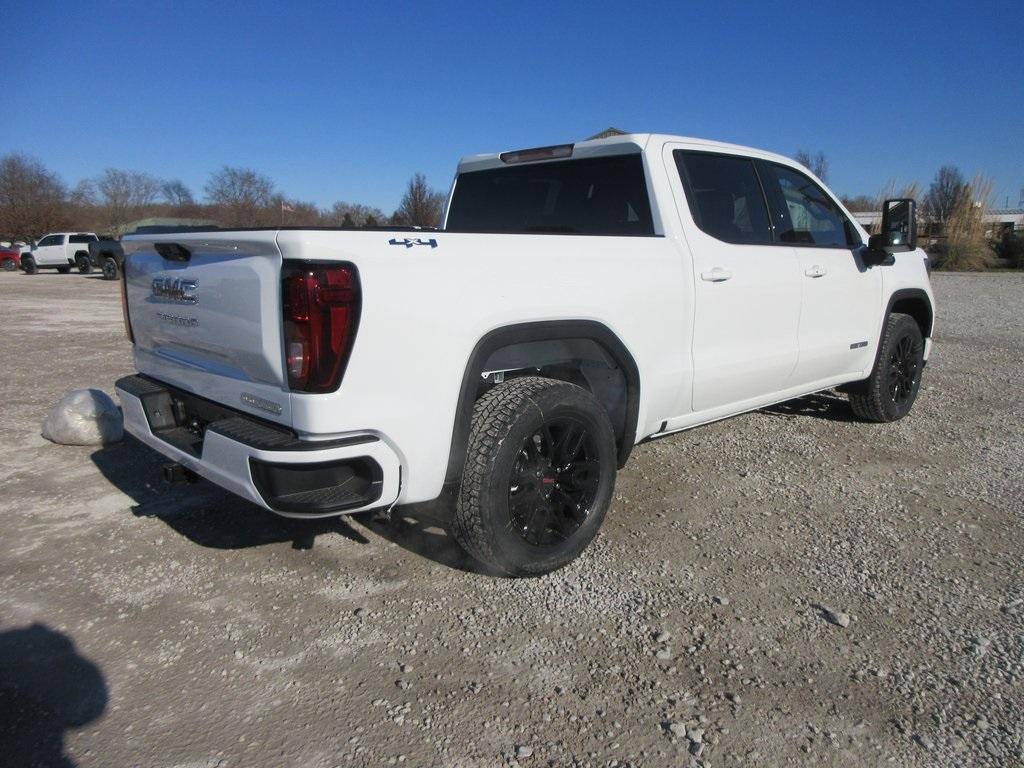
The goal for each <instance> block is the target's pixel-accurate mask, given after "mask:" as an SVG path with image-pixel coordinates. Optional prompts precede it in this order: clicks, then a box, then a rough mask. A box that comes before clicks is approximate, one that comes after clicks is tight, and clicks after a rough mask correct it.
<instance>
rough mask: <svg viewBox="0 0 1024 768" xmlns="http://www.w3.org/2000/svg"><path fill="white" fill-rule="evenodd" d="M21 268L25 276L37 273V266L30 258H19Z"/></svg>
mask: <svg viewBox="0 0 1024 768" xmlns="http://www.w3.org/2000/svg"><path fill="white" fill-rule="evenodd" d="M21 268H22V269H24V270H25V274H26V275H34V274H37V273H38V272H39V265H38V264H36V260H35V259H33V258H32V257H31V256H22V257H21Z"/></svg>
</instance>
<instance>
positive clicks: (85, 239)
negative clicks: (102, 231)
mask: <svg viewBox="0 0 1024 768" xmlns="http://www.w3.org/2000/svg"><path fill="white" fill-rule="evenodd" d="M95 239H96V236H95V235H72V236H71V237H70V238H69V242H72V243H91V242H93V241H94V240H95Z"/></svg>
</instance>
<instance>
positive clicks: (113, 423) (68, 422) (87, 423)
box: [43, 389, 124, 445]
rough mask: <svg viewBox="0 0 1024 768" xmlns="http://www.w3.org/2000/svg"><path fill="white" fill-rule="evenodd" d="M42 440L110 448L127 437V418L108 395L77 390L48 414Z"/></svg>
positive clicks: (95, 391) (44, 422)
mask: <svg viewBox="0 0 1024 768" xmlns="http://www.w3.org/2000/svg"><path fill="white" fill-rule="evenodd" d="M43 437H45V438H46V439H47V440H51V441H52V442H54V443H60V444H61V445H108V444H110V443H116V442H117V441H118V440H120V439H121V438H122V437H124V418H123V417H122V416H121V409H120V408H118V407H117V405H115V404H114V401H113V400H111V399H110V396H109V395H108V394H107V393H106V392H104V391H102V390H100V389H74V390H72V391H70V392H68V393H67V394H66V395H64V397H62V398H61V399H60V402H59V403H57V404H56V405H55V406H53V408H52V409H51V410H50V412H49V413H48V414H46V418H45V419H43Z"/></svg>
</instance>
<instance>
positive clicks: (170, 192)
mask: <svg viewBox="0 0 1024 768" xmlns="http://www.w3.org/2000/svg"><path fill="white" fill-rule="evenodd" d="M160 196H161V197H162V198H163V199H164V202H166V203H167V204H168V205H173V206H174V207H175V208H186V207H191V206H193V205H195V204H196V199H195V198H194V197H193V196H192V190H191V189H189V188H188V187H186V186H185V183H184V182H183V181H181V180H180V179H170V180H168V181H165V182H163V183H162V184H161V185H160Z"/></svg>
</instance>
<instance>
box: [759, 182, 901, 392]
mask: <svg viewBox="0 0 1024 768" xmlns="http://www.w3.org/2000/svg"><path fill="white" fill-rule="evenodd" d="M759 168H760V170H761V178H762V180H763V182H764V185H765V192H766V193H767V197H768V205H769V209H770V211H771V214H772V224H773V226H774V229H775V237H776V240H777V241H779V242H783V243H789V244H791V245H792V247H793V249H794V252H795V253H796V257H797V260H798V261H799V272H800V281H801V283H802V286H803V289H802V293H803V308H802V312H801V315H800V332H799V342H798V343H799V348H800V354H799V361H798V363H797V366H796V369H795V370H794V372H793V382H792V383H793V384H794V385H810V384H813V383H815V382H819V381H825V380H827V379H831V378H835V377H837V376H843V375H845V374H849V373H854V372H858V371H862V370H864V369H865V368H867V367H868V366H870V365H871V355H872V354H873V352H874V345H873V344H870V343H869V342H870V339H871V336H872V334H874V333H875V331H874V329H875V327H876V326H877V324H878V316H879V312H880V311H881V308H880V303H881V300H882V280H881V273H880V271H879V270H878V269H869V268H868V267H866V266H865V264H864V261H863V259H862V258H861V254H860V251H861V247H862V242H861V237H860V234H859V233H858V231H857V229H856V227H854V225H853V223H852V222H851V221H850V220H849V219H848V218H847V216H846V214H844V213H843V211H842V209H841V208H840V207H839V205H838V204H837V203H836V202H835V201H834V200H833V199H832V198H831V197H830V196H829V195H828V193H826V192H825V190H824V189H823V188H822V187H821V186H820V185H819V184H817V183H816V182H815V181H814V180H813V179H811V178H810V177H809V176H807V175H806V174H804V173H802V172H800V171H798V170H797V169H795V168H791V167H790V166H787V165H781V164H778V163H770V162H761V163H760V165H759Z"/></svg>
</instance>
